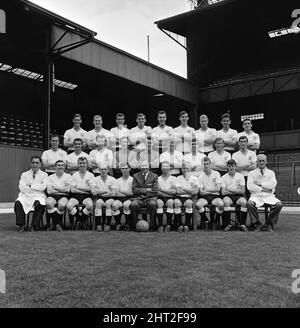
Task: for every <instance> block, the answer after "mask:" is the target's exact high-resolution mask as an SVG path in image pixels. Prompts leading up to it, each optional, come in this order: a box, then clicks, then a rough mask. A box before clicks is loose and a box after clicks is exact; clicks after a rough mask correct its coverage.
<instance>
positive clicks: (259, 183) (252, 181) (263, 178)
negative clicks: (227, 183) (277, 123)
mask: <svg viewBox="0 0 300 328" xmlns="http://www.w3.org/2000/svg"><path fill="white" fill-rule="evenodd" d="M257 165H258V168H257V169H255V170H253V171H251V172H250V173H249V175H248V182H247V184H248V189H249V191H250V193H251V196H250V199H249V201H248V212H249V216H250V220H251V228H252V229H256V230H259V231H268V232H272V231H273V225H274V224H277V222H278V218H279V214H280V211H281V209H282V203H281V201H280V200H279V199H277V198H276V197H275V194H274V193H275V188H276V185H277V180H276V175H275V173H274V171H272V170H270V169H268V168H267V157H266V155H263V154H259V155H257ZM265 204H266V205H270V206H271V212H270V214H269V215H268V218H267V219H266V222H265V224H264V226H262V224H261V223H260V221H259V215H258V212H257V208H258V207H260V206H263V205H265Z"/></svg>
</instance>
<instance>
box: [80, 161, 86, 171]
mask: <svg viewBox="0 0 300 328" xmlns="http://www.w3.org/2000/svg"><path fill="white" fill-rule="evenodd" d="M87 166H88V164H87V161H86V160H84V161H78V167H79V170H81V171H85V170H87Z"/></svg>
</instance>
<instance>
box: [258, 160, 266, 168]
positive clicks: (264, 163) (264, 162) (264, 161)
mask: <svg viewBox="0 0 300 328" xmlns="http://www.w3.org/2000/svg"><path fill="white" fill-rule="evenodd" d="M257 165H258V167H259V168H260V169H262V170H263V169H264V168H265V167H266V166H267V160H266V159H262V158H260V159H259V160H258V161H257Z"/></svg>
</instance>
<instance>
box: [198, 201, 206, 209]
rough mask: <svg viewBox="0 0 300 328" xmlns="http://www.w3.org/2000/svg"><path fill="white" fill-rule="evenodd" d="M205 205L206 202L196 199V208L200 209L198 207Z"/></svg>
mask: <svg viewBox="0 0 300 328" xmlns="http://www.w3.org/2000/svg"><path fill="white" fill-rule="evenodd" d="M205 205H207V203H206V202H204V201H203V200H201V199H200V200H198V202H197V203H196V208H197V209H198V210H200V209H202V208H203V207H205Z"/></svg>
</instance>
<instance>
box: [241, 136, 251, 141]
mask: <svg viewBox="0 0 300 328" xmlns="http://www.w3.org/2000/svg"><path fill="white" fill-rule="evenodd" d="M242 139H246V140H247V142H249V140H248V138H247V137H246V136H240V137H239V141H241V140H242Z"/></svg>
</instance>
